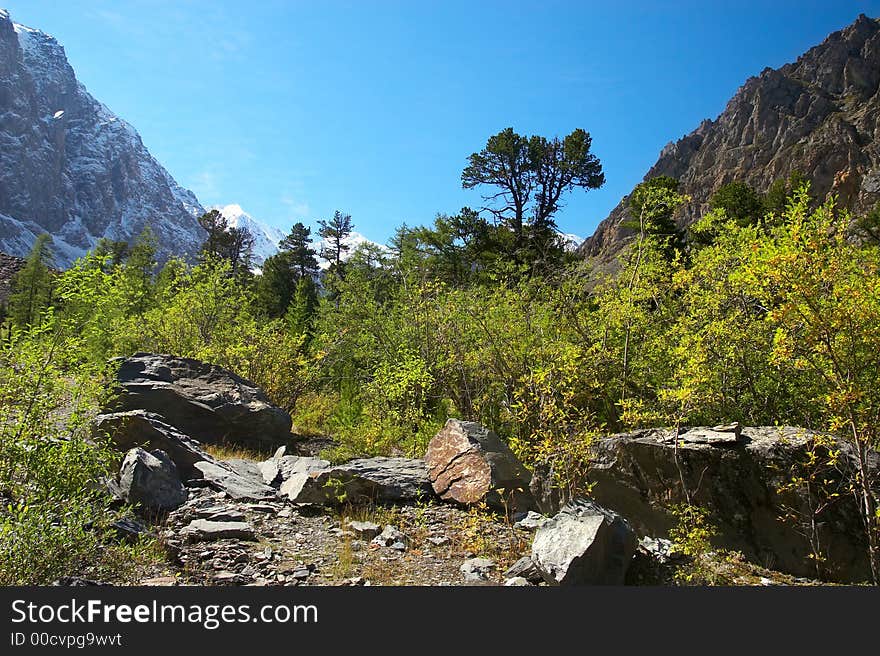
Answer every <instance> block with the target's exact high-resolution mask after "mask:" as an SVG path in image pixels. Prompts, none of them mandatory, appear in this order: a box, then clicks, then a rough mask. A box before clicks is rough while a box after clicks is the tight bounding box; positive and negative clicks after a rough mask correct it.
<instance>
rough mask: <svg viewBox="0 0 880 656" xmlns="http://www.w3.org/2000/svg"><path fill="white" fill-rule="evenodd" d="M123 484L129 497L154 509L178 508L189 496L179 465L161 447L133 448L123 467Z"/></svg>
mask: <svg viewBox="0 0 880 656" xmlns="http://www.w3.org/2000/svg"><path fill="white" fill-rule="evenodd" d="M119 486H120V488H121V490H122V492H123V494H124V496H125V498H126V500H127V501H129V502H130V503H139V504H141V505H142V506H144V507H145V508H151V509H154V510H174V509H175V508H177V507H178V506H180V505H182V504H183V503H184V502H185V501H186V499H187V491H186V488H185V487H183V483H181V482H180V476H179V475H178V473H177V467H175V466H174V463H173V462H171V459H170V458H169V457H168V456H167V455H166V454H165V453H164V452H163V451H159V450H157V451H154V452H153V453H148V452H147V451H144V450H143V449H141V448H139V447H135V448H134V449H131V450H130V451H129V452H128V453H127V454H126V455H125V459H124V460H123V461H122V468H121V469H120V470H119Z"/></svg>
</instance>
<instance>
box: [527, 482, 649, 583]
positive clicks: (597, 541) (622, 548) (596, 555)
mask: <svg viewBox="0 0 880 656" xmlns="http://www.w3.org/2000/svg"><path fill="white" fill-rule="evenodd" d="M636 546H637V540H636V536H635V533H634V532H633V530H632V528H630V526H629V523H628V522H627V521H626V520H625V519H624V518H623V517H621V516H620V515H618V514H617V513H614V512H612V511H610V510H607V509H605V508H603V507H601V506H599V505H598V504H596V503H593V502H591V501H586V500H582V499H579V500H575V501H572V502H571V503H569V504H568V505H566V506H565V507H564V508H563V509H562V510H561V511H559V514H557V515H556V516H555V517H553V518H552V519H550V520H549V521H548V522H547V523H545V524H544V525H543V526H541V528H539V529H538V531H537V533H536V534H535V539H534V541H533V542H532V561H533V562H534V563H535V566H536V567H537V569H538V571H539V572H540V573H541V575H542V576H543V578H544V580H545V581H546V582H547V583H550V584H553V585H623V584H624V581H625V578H626V571H627V568H628V567H629V564H630V561H632V558H633V555H634V554H635V551H636Z"/></svg>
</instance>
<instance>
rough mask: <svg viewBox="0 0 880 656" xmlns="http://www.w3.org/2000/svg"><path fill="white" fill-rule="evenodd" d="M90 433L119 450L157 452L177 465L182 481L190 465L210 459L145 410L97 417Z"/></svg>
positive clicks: (195, 443)
mask: <svg viewBox="0 0 880 656" xmlns="http://www.w3.org/2000/svg"><path fill="white" fill-rule="evenodd" d="M92 433H93V434H95V435H107V436H109V437H110V440H111V441H112V442H113V444H114V445H115V446H116V448H117V449H119V450H120V451H128V450H129V449H132V448H134V447H142V448H143V449H145V450H147V451H156V450H160V451H163V452H165V453H166V454H168V457H169V458H171V460H172V461H173V462H174V464H175V465H176V466H177V469H178V470H179V472H180V475H181V477H182V478H184V479H186V478H189V477H190V476H191V475H192V474H193V466H194V465H195V463H197V462H201V461H203V460H212V458H211V456H209V455H208V454H207V453H205V452H204V451H203V450H202V446H201V444H200V443H199V442H198V441H197V440H194V439H192V438H191V437H190V436H189V435H185V434H184V433H181V432H180V431H179V430H177V429H176V428H175V427H174V426H172V425H171V424H169V423H167V422H166V421H165V420H164V418H163V417H161V416H159V415H157V414H156V413H154V412H147V411H146V410H129V411H125V412H112V413H105V414H101V415H98V416H97V417H96V418H95V420H94V422H92Z"/></svg>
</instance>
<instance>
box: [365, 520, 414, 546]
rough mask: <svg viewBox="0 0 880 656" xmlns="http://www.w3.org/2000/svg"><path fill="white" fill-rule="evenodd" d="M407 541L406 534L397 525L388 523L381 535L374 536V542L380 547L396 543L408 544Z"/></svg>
mask: <svg viewBox="0 0 880 656" xmlns="http://www.w3.org/2000/svg"><path fill="white" fill-rule="evenodd" d="M406 542H407V537H406V535H404V534H403V533H402V532H400V531H399V530H398V529H397V527H395V526H392V525H391V524H388V525H386V526H385V528H384V529H382V532H381V533H380V534H379V535H377V536H376V537H375V538H373V541H372V544H375V545H378V546H380V547H391V546H393V545H395V544H403V545H406Z"/></svg>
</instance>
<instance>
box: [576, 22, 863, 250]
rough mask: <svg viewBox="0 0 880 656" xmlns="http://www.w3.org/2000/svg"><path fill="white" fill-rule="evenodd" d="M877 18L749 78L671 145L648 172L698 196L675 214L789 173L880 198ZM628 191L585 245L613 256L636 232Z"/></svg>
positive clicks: (841, 192)
mask: <svg viewBox="0 0 880 656" xmlns="http://www.w3.org/2000/svg"><path fill="white" fill-rule="evenodd" d="M878 120H880V23H878V21H877V20H873V19H869V18H867V17H865V16H864V15H862V16H859V17H858V19H857V20H856V21H855V22H854V23H853V24H852V25H849V26H848V27H846V28H845V29H843V30H841V31H839V32H834V33H833V34H831V35H830V36H829V37H828V38H827V39H825V41H824V42H823V43H822V44H821V45H818V46H816V47H814V48H811V49H810V50H809V51H807V52H806V53H805V54H804V55H802V56H801V57H799V58H798V60H797V61H796V62H794V63H790V64H786V65H785V66H783V67H781V68H779V69H770V68H766V69H764V70H763V71H762V72H761V74H760V75H758V76H757V77H753V78H750V79H749V80H747V81H746V83H745V84H744V85H743V86H742V87H740V89H739V90H738V91H737V92H736V94H735V95H734V97H733V98H732V99H731V100H730V102H728V104H727V107H726V109H725V110H724V111H723V112H722V113H721V115H720V116H718V118H716V119H715V120H714V121H712V120H705V121H703V123H702V124H700V126H699V127H698V128H697V129H696V130H694V131H693V132H692V133H690V134H689V135H687V136H685V137H683V138H681V139H680V140H678V141H677V142H675V143H669V144H668V145H667V146H666V147H665V148H664V149H663V151H662V152H661V153H660V157H659V159H658V160H657V162H656V164H654V166H653V167H651V169H650V170H649V171H648V173H647V174H646V175H645V179H649V178H653V177H657V176H660V175H668V176H672V177H674V178H678V179H679V180H680V182H681V191H682V192H683V193H686V194H688V195H690V196H691V197H692V199H693V200H692V201H691V202H689V203H688V204H687V205H685V206H684V207H683V208H681V210H680V212H679V214H678V215H677V221H678V223H679V225H681V226H686V225H689V224H690V223H692V222H693V221H694V220H696V219H697V218H699V217H700V216H701V215H702V213H704V212H705V211H706V210H707V209H708V201H709V198H710V197H711V195H712V194H713V193H714V192H715V191H716V190H717V189H718V188H719V187H720V186H721V185H723V184H726V183H728V182H732V181H734V180H736V181H742V182H745V183H747V184H749V185H751V186H752V187H753V188H755V189H756V190H758V191H759V192H765V191H767V189H768V188H769V187H770V185H771V184H772V183H773V182H774V181H775V180H778V179H781V178H788V177H789V176H790V175H791V174H792V173H793V172H798V173H801V174H803V175H805V176H806V177H807V178H808V179H809V180H810V181H811V182H812V185H813V186H812V190H813V192H815V193H816V195H818V196H819V197H824V196H825V194H827V193H829V192H834V193H836V194H838V197H839V200H840V202H841V203H842V204H844V205H846V206H848V207H852V208H853V209H854V210H856V211H865V210H867V209H869V208H870V207H872V206H873V205H874V204H875V203H876V202H877V201H880V133H878V132H877V123H878ZM626 206H627V198H624V199H623V200H622V201H621V203H620V204H619V205H618V206H617V207H616V208H615V209H614V210H613V211H612V212H611V214H610V215H609V216H608V218H606V219H605V220H604V221H602V222H601V223H600V224H599V226H598V228H597V229H596V232H595V234H593V236H592V237H590V238H588V239H587V240H586V241H585V242H584V243H583V244H582V245H581V247H580V252H581V253H582V254H584V255H589V256H597V257H599V258H600V259H608V258H610V257H612V256H613V255H614V254H615V253H617V252H618V251H619V250H620V249H621V248H622V247H623V245H624V244H625V243H626V242H627V239H628V238H629V236H630V234H631V233H629V232H627V231H626V230H625V229H622V228H621V227H620V222H621V221H622V220H625V219H627V218H629V217H628V210H627V207H626Z"/></svg>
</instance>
